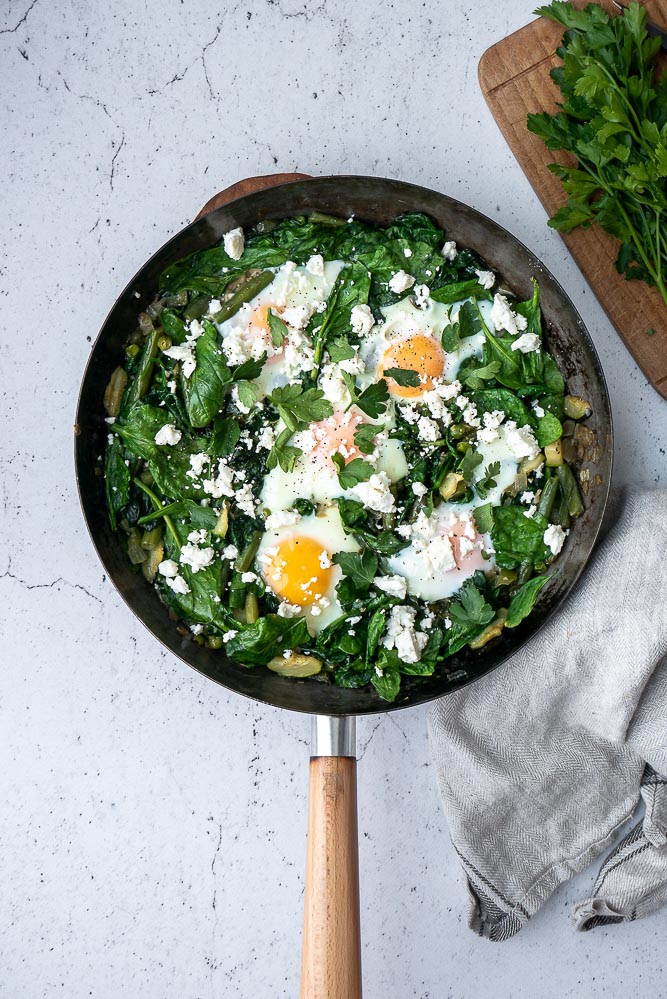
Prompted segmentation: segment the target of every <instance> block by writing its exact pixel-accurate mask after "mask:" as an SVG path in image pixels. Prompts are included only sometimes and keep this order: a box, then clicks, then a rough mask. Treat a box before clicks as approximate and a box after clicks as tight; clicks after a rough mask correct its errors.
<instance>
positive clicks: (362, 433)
mask: <svg viewBox="0 0 667 999" xmlns="http://www.w3.org/2000/svg"><path fill="white" fill-rule="evenodd" d="M383 430H384V425H383V424H382V423H362V424H361V425H360V426H358V427H357V429H356V430H355V431H354V446H355V447H356V448H357V450H358V451H361V453H362V454H372V452H373V451H374V450H375V438H376V437H377V435H378V434H379V433H381V432H382V431H383Z"/></svg>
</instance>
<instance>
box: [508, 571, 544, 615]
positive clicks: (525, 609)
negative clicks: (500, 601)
mask: <svg viewBox="0 0 667 999" xmlns="http://www.w3.org/2000/svg"><path fill="white" fill-rule="evenodd" d="M550 578H551V577H550V576H534V577H533V579H529V580H528V582H527V583H524V584H523V586H522V587H521V588H520V589H519V590H517V592H516V593H515V594H514V596H513V597H512V599H511V601H510V605H509V610H508V613H507V620H506V621H505V627H506V628H516V626H517V625H518V624H520V623H521V622H522V621H523V619H524V618H526V617H528V615H529V614H530V612H531V611H532V609H533V607H534V606H535V601H536V600H537V596H538V594H539V592H540V590H541V589H542V587H543V586H545V585H546V583H548V582H549V579H550Z"/></svg>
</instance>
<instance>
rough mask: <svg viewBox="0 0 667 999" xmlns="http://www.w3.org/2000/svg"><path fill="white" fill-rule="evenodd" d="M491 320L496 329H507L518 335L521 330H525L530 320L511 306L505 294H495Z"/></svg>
mask: <svg viewBox="0 0 667 999" xmlns="http://www.w3.org/2000/svg"><path fill="white" fill-rule="evenodd" d="M491 322H492V323H493V325H494V326H495V328H496V330H505V331H506V332H507V333H509V334H510V335H511V336H516V335H517V333H519V332H520V331H521V330H525V328H526V326H527V325H528V320H527V319H526V317H525V316H520V315H519V314H518V313H516V312H515V311H514V309H512V308H511V306H510V303H509V302H508V301H507V299H506V297H505V296H504V295H500V294H496V295H494V296H493V305H492V306H491Z"/></svg>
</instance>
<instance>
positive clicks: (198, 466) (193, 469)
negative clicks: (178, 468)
mask: <svg viewBox="0 0 667 999" xmlns="http://www.w3.org/2000/svg"><path fill="white" fill-rule="evenodd" d="M210 460H211V458H210V456H209V455H208V454H206V453H205V452H204V451H201V452H200V453H199V454H191V455H190V468H189V470H188V471H187V472H186V473H185V474H186V475H187V476H188V478H190V479H198V478H199V476H200V475H203V474H204V469H205V468H206V466H207V465H208V463H209V461H210Z"/></svg>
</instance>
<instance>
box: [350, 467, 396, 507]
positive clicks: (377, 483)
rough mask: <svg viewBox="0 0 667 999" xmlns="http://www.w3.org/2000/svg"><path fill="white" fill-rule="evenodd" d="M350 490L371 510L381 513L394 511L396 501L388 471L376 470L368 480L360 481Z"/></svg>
mask: <svg viewBox="0 0 667 999" xmlns="http://www.w3.org/2000/svg"><path fill="white" fill-rule="evenodd" d="M350 492H352V493H354V494H355V495H356V497H357V499H358V500H360V501H361V502H362V503H363V504H364V506H366V507H368V509H369V510H377V511H378V512H379V513H393V512H394V510H395V509H396V503H395V501H394V497H393V495H392V492H391V489H390V482H389V476H388V475H387V473H386V472H375V473H374V474H373V475H371V477H370V479H368V481H367V482H358V483H357V485H356V486H353V487H352V489H351V490H350Z"/></svg>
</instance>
